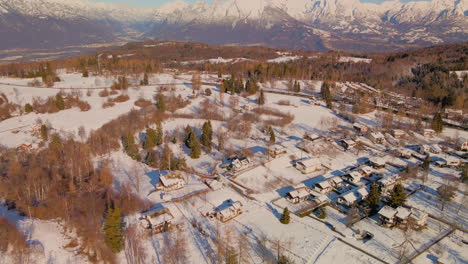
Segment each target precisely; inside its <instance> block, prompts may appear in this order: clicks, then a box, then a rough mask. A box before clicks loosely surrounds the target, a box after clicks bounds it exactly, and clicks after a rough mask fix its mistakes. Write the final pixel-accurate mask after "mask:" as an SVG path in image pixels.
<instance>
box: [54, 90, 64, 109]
mask: <svg viewBox="0 0 468 264" xmlns="http://www.w3.org/2000/svg"><path fill="white" fill-rule="evenodd" d="M55 106H56V107H57V109H58V110H63V109H65V102H64V101H63V97H62V95H61V94H60V93H58V94H57V95H56V96H55Z"/></svg>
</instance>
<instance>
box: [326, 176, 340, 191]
mask: <svg viewBox="0 0 468 264" xmlns="http://www.w3.org/2000/svg"><path fill="white" fill-rule="evenodd" d="M328 181H329V182H330V184H331V185H332V186H333V187H335V188H340V187H341V186H342V185H343V179H341V177H340V176H335V177H333V178H331V179H330V180H328Z"/></svg>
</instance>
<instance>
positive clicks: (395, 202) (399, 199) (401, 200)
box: [389, 183, 406, 207]
mask: <svg viewBox="0 0 468 264" xmlns="http://www.w3.org/2000/svg"><path fill="white" fill-rule="evenodd" d="M405 202H406V194H405V189H404V188H403V185H401V184H400V183H397V184H396V185H395V186H394V187H393V189H392V190H391V191H390V197H389V204H390V206H392V207H398V206H402V205H404V204H405Z"/></svg>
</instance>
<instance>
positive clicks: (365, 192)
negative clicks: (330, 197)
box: [356, 187, 369, 198]
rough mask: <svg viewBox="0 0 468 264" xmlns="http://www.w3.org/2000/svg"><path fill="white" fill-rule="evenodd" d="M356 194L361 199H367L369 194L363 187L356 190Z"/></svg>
mask: <svg viewBox="0 0 468 264" xmlns="http://www.w3.org/2000/svg"><path fill="white" fill-rule="evenodd" d="M356 192H357V193H358V194H359V195H360V196H361V198H364V197H367V196H368V195H369V192H368V191H367V189H366V188H364V187H361V188H359V189H357V191H356Z"/></svg>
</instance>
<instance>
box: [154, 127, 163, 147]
mask: <svg viewBox="0 0 468 264" xmlns="http://www.w3.org/2000/svg"><path fill="white" fill-rule="evenodd" d="M163 138H164V131H163V128H162V124H161V122H158V123H157V124H156V137H155V143H156V145H158V146H160V145H161V144H162V143H163Z"/></svg>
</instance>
